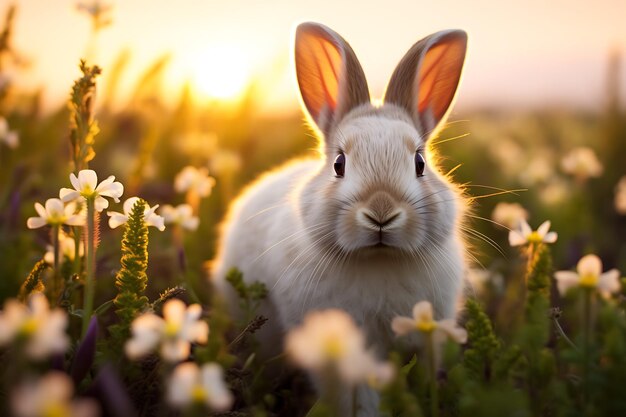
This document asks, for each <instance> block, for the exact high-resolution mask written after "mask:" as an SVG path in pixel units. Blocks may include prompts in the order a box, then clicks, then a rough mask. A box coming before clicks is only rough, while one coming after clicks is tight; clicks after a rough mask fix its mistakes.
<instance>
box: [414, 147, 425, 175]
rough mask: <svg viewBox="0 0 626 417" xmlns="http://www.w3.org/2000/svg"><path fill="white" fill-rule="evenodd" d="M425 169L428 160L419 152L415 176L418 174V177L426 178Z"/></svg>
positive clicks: (416, 156)
mask: <svg viewBox="0 0 626 417" xmlns="http://www.w3.org/2000/svg"><path fill="white" fill-rule="evenodd" d="M425 167H426V160H425V159H424V156H423V155H422V154H421V153H419V152H415V174H417V176H418V177H422V176H424V168H425Z"/></svg>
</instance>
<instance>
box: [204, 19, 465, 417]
mask: <svg viewBox="0 0 626 417" xmlns="http://www.w3.org/2000/svg"><path fill="white" fill-rule="evenodd" d="M466 45H467V35H466V33H465V32H463V31H459V30H449V31H442V32H438V33H435V34H433V35H430V36H428V37H426V38H424V39H422V40H421V41H419V42H417V43H416V44H415V45H413V47H412V48H411V49H410V50H409V51H408V52H407V53H406V55H405V56H404V58H403V59H402V60H401V61H400V63H399V64H398V66H397V68H396V69H395V71H394V73H393V75H392V76H391V80H390V81H389V84H388V86H387V89H386V92H385V95H384V100H383V104H381V105H380V106H375V105H373V104H372V103H371V102H370V94H369V90H368V87H367V82H366V80H365V75H364V73H363V70H362V68H361V65H360V64H359V62H358V60H357V58H356V55H355V54H354V52H353V50H352V48H351V47H350V46H349V45H348V43H347V42H346V41H345V40H344V39H343V38H342V37H341V36H339V35H338V34H337V33H335V32H334V31H332V30H331V29H329V28H327V27H325V26H323V25H320V24H315V23H303V24H301V25H299V26H298V28H297V31H296V39H295V64H296V72H297V79H298V84H299V87H300V92H301V94H302V101H303V103H304V106H305V107H306V109H307V110H308V114H309V115H310V117H311V119H312V120H313V122H314V123H315V125H316V126H317V128H318V129H319V133H320V135H319V136H320V138H321V141H320V142H321V146H320V148H321V151H320V154H321V155H320V158H318V159H313V160H297V161H294V162H292V163H290V164H288V165H286V166H284V167H281V168H278V169H276V170H275V171H273V172H270V173H268V174H265V175H263V176H262V177H261V178H260V179H259V180H257V181H256V182H255V183H254V184H252V185H251V186H250V187H248V188H247V189H246V190H245V192H244V193H243V194H242V195H241V197H239V198H238V199H237V201H236V202H235V203H234V204H233V205H232V207H231V209H230V212H229V215H228V217H227V220H226V221H225V223H224V225H223V228H222V234H221V242H220V246H219V250H218V256H217V259H216V261H215V263H214V266H213V270H212V277H213V280H214V283H215V285H216V286H217V287H218V289H220V290H221V291H222V292H223V293H225V294H227V295H229V293H230V292H231V289H229V285H228V284H227V283H225V281H224V276H225V274H226V272H227V271H228V270H229V269H230V268H231V267H237V268H239V269H240V270H241V271H242V272H243V275H244V279H245V280H246V281H249V282H252V281H261V282H263V283H265V284H266V285H267V287H268V289H269V290H270V291H269V298H268V300H267V303H266V305H265V306H264V307H263V308H264V314H266V315H268V317H269V318H270V321H269V322H268V323H267V324H266V326H265V327H266V328H265V329H264V330H263V332H262V334H261V335H260V337H261V345H262V346H264V348H266V349H270V350H271V349H276V348H280V346H281V344H282V339H281V337H282V335H283V334H284V333H285V332H286V331H288V330H289V329H290V328H292V327H294V326H296V325H297V324H299V323H300V322H301V321H302V319H303V317H304V315H305V314H306V313H307V312H308V311H310V310H319V309H326V308H331V307H336V308H341V309H343V310H345V311H347V312H348V313H349V314H351V315H352V317H353V318H354V320H355V321H356V322H357V323H358V324H359V325H360V326H361V328H362V329H363V331H364V333H365V335H366V337H367V340H368V343H369V344H370V345H371V346H372V348H373V349H375V350H376V351H377V352H378V353H379V354H380V355H384V354H385V353H386V352H387V351H388V349H389V348H390V346H391V344H392V342H393V339H394V335H393V333H392V331H391V327H390V323H391V320H392V318H393V317H395V316H396V315H405V316H406V315H410V312H411V308H412V306H413V305H414V304H415V303H416V302H418V301H420V300H428V301H430V302H431V303H432V304H433V307H434V310H435V315H436V316H437V318H453V317H454V316H455V314H456V306H457V301H458V299H459V296H460V292H461V288H462V281H463V272H464V269H465V259H464V255H465V249H466V248H465V244H464V242H463V240H462V237H461V232H460V227H459V224H460V222H461V221H462V220H463V219H462V218H463V212H464V209H465V203H464V200H463V198H462V196H461V192H460V191H459V189H458V188H457V187H456V186H454V185H453V184H451V183H450V181H449V180H448V179H447V178H446V177H444V176H443V175H442V174H441V173H439V172H438V171H437V167H436V166H435V161H434V158H433V156H432V155H430V149H429V147H428V143H427V141H428V139H429V137H431V136H432V134H433V132H434V131H435V130H436V128H437V126H439V125H440V124H441V122H442V120H444V118H445V116H446V114H447V112H448V109H449V107H450V105H451V103H452V101H453V99H454V96H455V93H456V90H457V86H458V83H459V80H460V77H461V72H462V68H463V63H464V60H465V51H466ZM230 296H232V294H230ZM376 402H377V400H376V397H375V396H373V395H371V393H367V392H366V393H364V394H362V395H360V396H359V407H360V409H359V411H358V415H359V416H373V415H377V412H376V407H377V405H376ZM346 415H351V414H348V411H346Z"/></svg>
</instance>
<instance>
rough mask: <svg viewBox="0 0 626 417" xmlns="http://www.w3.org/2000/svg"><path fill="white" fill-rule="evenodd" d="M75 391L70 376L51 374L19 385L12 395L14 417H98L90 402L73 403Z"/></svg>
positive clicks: (79, 401) (97, 409) (85, 400)
mask: <svg viewBox="0 0 626 417" xmlns="http://www.w3.org/2000/svg"><path fill="white" fill-rule="evenodd" d="M73 391H74V387H73V384H72V380H71V379H70V377H69V376H67V375H66V374H64V373H62V372H58V371H53V372H50V373H48V374H46V375H45V376H43V377H41V378H40V379H39V380H31V381H28V382H25V383H22V384H20V385H19V386H18V388H17V389H16V390H15V391H14V392H13V395H12V397H11V406H12V407H11V408H12V409H13V415H15V417H52V416H65V417H97V416H99V415H100V410H99V408H98V405H97V404H96V402H95V401H93V400H88V399H78V400H73V401H72V394H73Z"/></svg>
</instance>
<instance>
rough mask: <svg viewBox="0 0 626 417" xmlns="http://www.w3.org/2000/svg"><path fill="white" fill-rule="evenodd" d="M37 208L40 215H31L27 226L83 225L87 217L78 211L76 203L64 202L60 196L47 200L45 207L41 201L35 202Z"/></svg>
mask: <svg viewBox="0 0 626 417" xmlns="http://www.w3.org/2000/svg"><path fill="white" fill-rule="evenodd" d="M35 210H36V211H37V214H39V217H29V218H28V220H27V221H26V226H28V228H29V229H37V228H39V227H43V226H45V225H46V224H49V225H51V226H60V225H62V224H67V225H70V226H83V225H84V224H85V217H84V215H83V214H81V213H76V203H74V202H70V203H69V204H63V201H61V200H60V199H58V198H49V199H48V200H46V205H45V207H44V206H42V205H41V204H40V203H35Z"/></svg>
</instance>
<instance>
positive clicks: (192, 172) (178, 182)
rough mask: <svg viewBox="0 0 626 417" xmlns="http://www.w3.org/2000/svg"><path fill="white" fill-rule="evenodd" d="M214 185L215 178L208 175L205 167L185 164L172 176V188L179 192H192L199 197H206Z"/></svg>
mask: <svg viewBox="0 0 626 417" xmlns="http://www.w3.org/2000/svg"><path fill="white" fill-rule="evenodd" d="M214 185H215V179H214V178H213V177H210V176H209V170H208V169H206V168H199V169H198V168H195V167H192V166H186V167H185V168H183V170H182V171H180V172H179V173H178V174H177V175H176V178H174V189H175V190H176V191H177V192H179V193H184V192H187V191H190V192H193V193H195V194H197V195H198V196H200V197H208V196H209V195H210V194H211V189H212V188H213V186H214Z"/></svg>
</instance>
